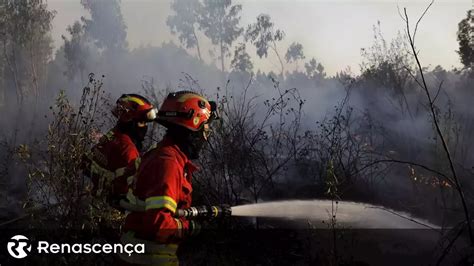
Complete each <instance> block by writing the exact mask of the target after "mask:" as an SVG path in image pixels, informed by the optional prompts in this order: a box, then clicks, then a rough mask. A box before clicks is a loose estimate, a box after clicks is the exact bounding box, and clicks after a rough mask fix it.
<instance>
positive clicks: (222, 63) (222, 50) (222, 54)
mask: <svg viewBox="0 0 474 266" xmlns="http://www.w3.org/2000/svg"><path fill="white" fill-rule="evenodd" d="M219 43H220V46H221V70H222V73H224V71H225V69H224V45H223V44H222V40H220V42H219Z"/></svg>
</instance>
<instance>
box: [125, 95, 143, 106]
mask: <svg viewBox="0 0 474 266" xmlns="http://www.w3.org/2000/svg"><path fill="white" fill-rule="evenodd" d="M126 99H127V100H129V101H132V102H136V103H137V104H138V105H140V106H142V105H145V102H144V101H142V100H141V99H139V98H137V97H133V96H128V97H127V98H126Z"/></svg>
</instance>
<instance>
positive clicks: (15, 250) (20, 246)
mask: <svg viewBox="0 0 474 266" xmlns="http://www.w3.org/2000/svg"><path fill="white" fill-rule="evenodd" d="M10 240H11V241H8V244H7V248H8V253H10V255H11V256H12V257H14V258H16V259H22V258H24V257H26V256H28V253H29V252H31V244H30V242H29V239H28V238H27V237H26V236H22V235H16V236H14V237H12V238H11V239H10ZM26 251H28V253H26Z"/></svg>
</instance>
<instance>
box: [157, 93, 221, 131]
mask: <svg viewBox="0 0 474 266" xmlns="http://www.w3.org/2000/svg"><path fill="white" fill-rule="evenodd" d="M216 107H217V105H216V103H215V102H212V101H208V100H206V99H205V98H204V97H202V96H201V95H199V94H197V93H195V92H192V91H178V92H173V93H170V94H168V97H166V99H165V101H164V102H163V104H162V105H161V108H160V110H159V112H158V118H157V119H156V120H157V121H158V123H160V124H162V125H164V126H165V127H168V126H169V125H170V124H174V125H179V126H182V127H185V128H187V129H189V130H191V131H199V130H200V129H201V128H202V127H203V125H204V124H205V123H206V122H210V121H211V120H213V119H217V118H218V115H217V108H216Z"/></svg>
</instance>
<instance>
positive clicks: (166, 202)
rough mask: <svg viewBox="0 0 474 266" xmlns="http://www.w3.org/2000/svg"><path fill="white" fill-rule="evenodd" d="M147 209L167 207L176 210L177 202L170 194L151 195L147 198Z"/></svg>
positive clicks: (172, 210)
mask: <svg viewBox="0 0 474 266" xmlns="http://www.w3.org/2000/svg"><path fill="white" fill-rule="evenodd" d="M145 205H146V207H145V209H146V210H151V209H160V208H167V209H168V210H170V211H171V212H173V213H174V212H176V208H177V206H178V205H177V204H176V201H174V199H173V198H171V197H168V196H158V197H150V198H147V199H146V200H145Z"/></svg>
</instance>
